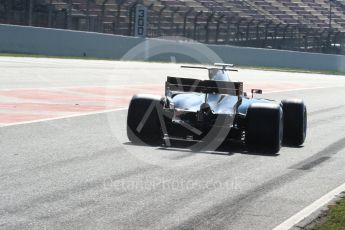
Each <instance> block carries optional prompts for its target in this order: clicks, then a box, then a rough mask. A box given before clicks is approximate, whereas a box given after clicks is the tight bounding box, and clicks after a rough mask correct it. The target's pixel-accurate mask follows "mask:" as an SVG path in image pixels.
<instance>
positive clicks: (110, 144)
mask: <svg viewBox="0 0 345 230" xmlns="http://www.w3.org/2000/svg"><path fill="white" fill-rule="evenodd" d="M0 70H1V74H0V88H1V90H0V91H1V92H5V91H11V90H16V89H20V90H25V88H30V89H51V90H58V91H59V90H65V89H67V88H71V87H72V88H75V87H76V88H80V87H85V86H87V87H89V86H101V87H107V88H112V87H121V88H123V87H124V86H131V85H136V86H138V87H139V88H145V86H148V85H149V86H150V87H152V86H153V85H155V87H156V86H157V85H161V87H163V83H164V81H165V78H166V75H172V76H184V77H197V76H205V74H204V73H203V72H202V71H201V72H197V71H190V70H188V71H187V70H180V69H179V68H178V65H174V64H144V63H130V62H124V63H121V62H109V61H81V60H57V59H30V58H1V60H0ZM233 79H235V80H241V81H244V83H245V84H246V83H248V84H249V85H251V86H261V87H262V88H263V90H264V92H267V93H266V94H264V95H263V96H264V97H267V98H272V99H276V100H280V99H283V98H303V99H304V101H305V103H306V104H307V107H308V134H307V140H306V142H305V144H304V146H302V147H300V148H291V147H283V148H282V149H281V151H280V152H279V154H278V155H265V154H262V153H261V154H260V153H255V152H248V151H246V150H245V149H244V148H242V147H241V146H232V147H231V148H230V147H229V149H222V150H219V151H202V152H192V151H190V150H189V149H184V148H164V147H144V146H135V145H132V144H131V143H129V141H128V139H127V136H126V117H127V111H126V110H125V109H120V108H123V107H124V108H125V107H126V106H124V105H125V103H123V105H122V104H121V105H120V104H114V103H110V104H109V100H104V101H103V102H100V101H91V102H92V103H94V104H93V105H95V104H97V105H98V106H103V107H104V108H107V109H120V110H118V111H113V112H106V113H99V114H92V115H86V116H76V117H70V118H65V119H56V120H48V121H42V122H33V123H25V124H16V123H15V122H14V121H11V120H8V119H7V120H6V119H5V120H4V121H2V122H1V120H0V123H2V125H3V127H0V229H272V228H274V227H276V226H277V225H279V224H280V223H282V222H283V221H285V220H286V219H288V218H289V217H290V216H292V215H294V214H295V213H297V212H299V211H300V210H302V209H303V208H304V207H306V206H308V205H309V204H310V203H312V202H313V201H315V200H317V199H318V198H320V197H321V196H323V195H324V194H326V193H327V192H329V191H331V190H332V189H334V188H336V187H337V186H339V185H341V184H343V183H344V182H345V179H344V178H345V170H344V165H345V115H344V114H345V99H344V98H345V78H344V77H343V76H329V75H316V74H300V73H284V72H270V71H255V70H244V69H243V70H240V72H239V73H233ZM155 87H153V88H155ZM155 89H156V88H155ZM13 92H17V93H18V91H13ZM156 92H159V89H158V90H156ZM2 95H3V94H2ZM19 95H22V94H19ZM84 96H85V95H84ZM12 97H14V98H15V100H13V98H10V97H8V95H7V96H3V97H2V98H1V101H0V102H1V103H5V102H6V103H8V102H10V103H14V104H15V103H18V104H20V103H22V102H23V101H26V102H27V100H28V99H27V98H24V99H23V98H22V97H21V96H18V97H16V95H13V94H12ZM112 97H113V95H110V96H109V97H108V96H107V95H104V98H112ZM88 98H89V97H88ZM55 99H56V98H55ZM35 100H37V99H35ZM45 100H47V98H45ZM127 100H129V99H128V97H127ZM36 102H37V101H36ZM83 102H85V101H83ZM44 103H48V102H47V101H45V102H44ZM44 103H42V104H44ZM73 103H75V102H74V101H73ZM85 103H86V104H87V103H89V102H85ZM103 107H102V108H103ZM102 108H98V109H99V110H98V109H97V110H95V111H98V112H101V111H102ZM104 108H103V109H104ZM27 110H29V108H27ZM4 111H6V113H7V114H9V113H13V114H18V113H20V112H21V111H17V110H11V109H9V108H8V107H6V108H2V107H1V106H0V113H2V112H4ZM25 112H26V113H27V112H28V111H25ZM31 112H32V111H31ZM49 112H50V111H47V110H45V108H43V107H42V108H41V110H40V111H37V110H35V113H44V114H47V113H49ZM55 112H56V111H55ZM60 112H61V111H60ZM83 113H85V111H73V114H74V115H78V114H83ZM61 115H66V116H67V115H71V113H59V114H58V115H57V116H56V117H60V116H61ZM0 118H1V117H0ZM28 120H32V117H31V118H30V119H28Z"/></svg>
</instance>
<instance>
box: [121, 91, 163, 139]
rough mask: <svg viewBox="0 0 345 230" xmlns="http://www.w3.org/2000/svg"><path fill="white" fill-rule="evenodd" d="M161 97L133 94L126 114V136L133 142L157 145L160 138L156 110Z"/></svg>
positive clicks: (159, 107) (160, 133) (160, 132)
mask: <svg viewBox="0 0 345 230" xmlns="http://www.w3.org/2000/svg"><path fill="white" fill-rule="evenodd" d="M160 101H161V97H160V96H155V95H146V94H139V95H135V96H133V98H132V100H131V102H130V104H129V108H128V116H127V136H128V139H129V140H130V141H131V142H132V143H135V144H147V145H159V144H160V142H161V140H162V131H161V125H160V122H159V117H158V116H159V114H158V110H159V109H161V107H162V106H161V104H160Z"/></svg>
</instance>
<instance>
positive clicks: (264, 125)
mask: <svg viewBox="0 0 345 230" xmlns="http://www.w3.org/2000/svg"><path fill="white" fill-rule="evenodd" d="M282 140H283V111H282V109H281V107H280V105H278V104H269V103H253V104H252V105H250V106H249V108H248V111H247V115H246V130H245V143H246V145H247V147H248V148H249V149H250V150H256V151H260V152H261V151H265V152H267V153H277V152H279V150H280V148H281V145H282Z"/></svg>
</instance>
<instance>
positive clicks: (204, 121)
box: [127, 64, 307, 153]
mask: <svg viewBox="0 0 345 230" xmlns="http://www.w3.org/2000/svg"><path fill="white" fill-rule="evenodd" d="M182 67H184V68H198V69H205V70H207V71H208V75H209V79H210V80H198V79H190V78H176V77H167V81H166V84H165V96H164V97H161V96H155V95H146V94H139V95H135V96H133V98H132V100H131V102H130V105H129V109H128V117H127V136H128V138H129V140H130V141H131V142H133V143H138V144H140V143H141V144H148V145H161V144H165V145H166V146H171V145H172V143H173V142H174V141H186V142H192V143H195V144H194V145H195V146H198V148H199V149H203V148H206V147H208V148H207V149H209V147H211V148H214V149H216V148H217V147H218V146H219V145H220V144H222V143H227V142H226V141H229V140H237V141H240V142H241V143H244V144H245V145H246V146H247V147H248V149H249V150H253V151H267V152H270V153H277V152H278V151H279V150H280V148H281V146H282V144H283V143H284V144H287V145H290V146H300V145H302V144H303V143H304V140H305V138H306V130H307V109H306V106H305V104H304V102H303V101H302V100H300V99H293V100H291V99H290V100H283V101H281V102H276V101H273V100H269V99H257V98H253V95H254V94H262V90H261V89H252V90H251V97H249V96H247V93H245V92H243V83H242V82H233V81H231V80H230V77H229V74H228V71H237V70H235V69H233V68H231V67H233V65H231V64H215V66H214V67H213V66H212V67H209V68H208V67H195V66H182Z"/></svg>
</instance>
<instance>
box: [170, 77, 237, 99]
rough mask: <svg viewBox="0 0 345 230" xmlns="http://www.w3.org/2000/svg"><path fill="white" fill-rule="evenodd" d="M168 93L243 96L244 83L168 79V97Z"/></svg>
mask: <svg viewBox="0 0 345 230" xmlns="http://www.w3.org/2000/svg"><path fill="white" fill-rule="evenodd" d="M168 92H195V93H205V94H213V93H215V94H228V95H233V96H241V95H242V94H243V83H242V82H228V81H213V80H204V81H202V80H198V79H191V78H177V77H168V78H167V81H166V83H165V94H166V95H167V94H168Z"/></svg>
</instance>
